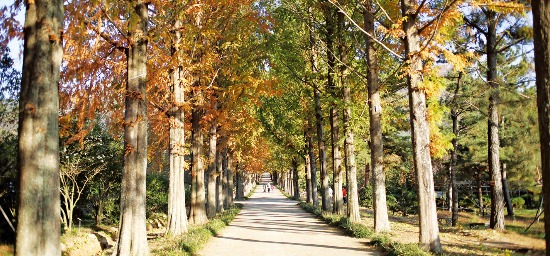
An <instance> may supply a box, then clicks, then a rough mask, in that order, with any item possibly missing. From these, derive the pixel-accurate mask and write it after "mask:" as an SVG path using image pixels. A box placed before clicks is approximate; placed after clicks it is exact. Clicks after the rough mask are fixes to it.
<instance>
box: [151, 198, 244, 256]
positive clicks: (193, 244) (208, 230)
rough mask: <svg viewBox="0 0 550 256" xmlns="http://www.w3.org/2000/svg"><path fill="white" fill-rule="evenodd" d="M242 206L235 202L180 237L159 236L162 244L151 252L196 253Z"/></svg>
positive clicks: (166, 253) (165, 253) (167, 253)
mask: <svg viewBox="0 0 550 256" xmlns="http://www.w3.org/2000/svg"><path fill="white" fill-rule="evenodd" d="M242 207H243V205H242V204H235V206H233V207H231V208H229V209H227V210H226V211H224V212H223V213H220V214H218V215H217V216H216V217H215V218H214V219H212V220H210V221H208V222H207V223H206V224H204V225H201V226H194V227H190V229H189V231H188V232H187V233H186V234H184V235H182V236H180V237H175V238H170V237H163V238H161V239H163V240H161V241H162V244H164V246H163V248H161V249H160V250H156V251H153V252H151V253H152V254H154V255H196V254H197V252H198V251H199V250H201V249H202V247H204V245H205V244H206V243H207V242H208V241H209V240H210V238H211V237H212V236H215V235H218V234H219V233H220V231H221V230H222V229H223V228H224V227H225V226H227V225H228V224H229V223H231V221H233V219H235V216H237V214H239V212H240V211H241V209H242Z"/></svg>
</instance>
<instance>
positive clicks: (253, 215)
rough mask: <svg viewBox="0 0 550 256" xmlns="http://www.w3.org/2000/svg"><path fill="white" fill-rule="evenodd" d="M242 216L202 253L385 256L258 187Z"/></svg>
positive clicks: (211, 255) (215, 255)
mask: <svg viewBox="0 0 550 256" xmlns="http://www.w3.org/2000/svg"><path fill="white" fill-rule="evenodd" d="M240 203H243V204H244V208H243V209H242V211H241V213H240V214H239V215H238V216H237V218H235V220H234V221H233V222H232V223H231V224H230V225H229V226H228V227H226V228H225V229H224V230H223V231H222V233H221V234H220V235H219V236H218V237H215V238H213V239H212V240H211V241H210V242H209V243H208V244H207V245H206V246H205V248H204V249H203V250H202V251H201V252H199V255H202V256H218V255H224V256H227V255H238V256H245V255H300V256H304V255H315V256H322V255H330V256H339V255H382V253H380V252H379V251H377V250H376V249H375V248H374V247H372V246H369V245H367V240H364V239H356V238H352V237H348V236H345V235H344V234H343V233H342V232H340V231H339V230H337V229H336V228H332V227H330V226H328V225H327V224H325V223H323V222H321V221H320V220H317V219H316V218H315V217H314V216H313V215H311V214H309V213H307V212H305V211H304V210H302V209H301V208H300V207H299V206H297V205H296V201H292V200H289V199H287V198H286V197H285V196H284V195H282V194H281V192H279V190H278V189H275V190H274V191H271V193H267V192H263V185H259V186H257V189H256V192H255V193H254V195H253V196H252V197H251V198H250V199H249V200H246V201H242V202H240Z"/></svg>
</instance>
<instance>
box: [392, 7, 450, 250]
mask: <svg viewBox="0 0 550 256" xmlns="http://www.w3.org/2000/svg"><path fill="white" fill-rule="evenodd" d="M401 6H402V12H403V16H404V17H406V18H407V19H406V20H405V22H404V23H403V31H404V32H405V54H406V56H407V62H408V63H409V66H408V68H409V70H408V75H407V82H408V86H409V108H410V122H411V134H412V136H411V137H412V145H413V158H414V168H415V170H416V177H417V183H418V208H419V209H418V213H419V214H418V215H419V227H420V246H421V247H422V248H423V249H425V250H430V251H432V252H435V253H441V252H442V249H441V242H440V239H439V227H438V224H437V208H436V205H435V191H434V181H433V171H432V161H431V155H430V129H429V127H430V126H429V123H428V119H427V107H426V93H425V92H424V91H423V90H422V89H421V88H419V85H420V83H421V82H422V76H421V74H420V72H421V71H422V60H421V59H420V56H419V51H420V35H419V34H418V29H417V28H416V24H415V23H416V18H417V17H416V15H415V12H416V8H415V5H414V3H413V1H412V0H401Z"/></svg>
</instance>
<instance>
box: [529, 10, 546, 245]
mask: <svg viewBox="0 0 550 256" xmlns="http://www.w3.org/2000/svg"><path fill="white" fill-rule="evenodd" d="M531 5H532V8H533V31H534V39H535V42H534V43H535V72H536V76H537V82H536V84H537V105H538V113H539V133H540V134H539V136H540V149H541V150H540V151H541V160H542V175H543V177H542V178H543V190H544V197H545V198H550V122H549V121H550V108H549V106H550V83H549V81H550V39H549V37H550V1H548V0H540V1H539V0H532V1H531ZM544 211H545V212H547V213H548V212H550V204H548V203H546V204H544ZM544 231H545V233H546V234H550V218H545V219H544ZM548 245H550V236H548V235H546V248H547V250H548Z"/></svg>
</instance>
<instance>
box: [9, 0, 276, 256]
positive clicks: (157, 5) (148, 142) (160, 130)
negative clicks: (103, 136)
mask: <svg viewBox="0 0 550 256" xmlns="http://www.w3.org/2000/svg"><path fill="white" fill-rule="evenodd" d="M23 7H24V8H25V24H24V25H23V26H20V24H18V23H17V21H16V19H15V16H16V14H17V13H18V12H19V11H20V10H21V8H23ZM2 10H3V12H2V13H3V15H2V20H3V21H6V22H3V24H4V26H3V31H4V32H6V34H3V35H8V36H9V37H11V38H13V37H20V38H21V39H23V40H24V46H23V48H24V52H23V72H22V77H23V78H22V82H21V89H20V91H21V93H20V94H19V105H20V106H21V108H20V110H19V125H18V127H19V128H18V129H19V132H18V139H19V146H18V151H19V152H18V163H19V164H18V177H19V184H18V186H17V187H18V192H19V193H18V195H19V196H18V204H17V210H16V212H15V214H16V219H17V223H16V224H17V229H16V230H17V232H16V245H15V248H16V255H60V254H61V251H60V234H61V231H60V218H59V216H60V213H62V215H63V219H64V221H65V222H67V223H66V224H68V225H70V224H71V222H72V216H73V210H74V203H76V202H77V201H78V200H79V199H78V198H76V197H71V196H67V195H66V194H67V193H70V192H71V191H70V190H71V189H72V188H74V189H76V190H77V192H78V191H80V190H79V188H78V187H75V184H77V185H78V184H80V185H82V183H78V182H82V181H84V183H85V182H87V181H86V180H82V175H80V174H81V173H82V170H83V169H85V168H84V167H83V164H80V163H78V162H77V161H78V160H77V159H71V160H67V161H65V160H64V161H62V162H61V166H60V159H59V155H60V145H61V147H66V146H67V145H71V143H77V142H79V143H80V145H83V146H85V143H88V142H89V141H88V140H87V138H89V136H88V135H89V134H90V133H91V131H92V130H93V128H94V127H96V126H97V125H98V122H99V123H100V125H103V126H106V127H107V129H109V130H110V132H111V134H113V135H114V136H115V137H116V135H117V134H123V135H122V136H121V137H122V139H123V141H124V146H123V149H122V155H121V156H122V157H123V161H122V163H123V166H122V170H121V172H122V177H121V184H120V219H119V232H118V241H117V247H116V254H117V255H146V254H148V246H147V232H146V208H145V205H146V203H145V202H146V194H147V193H146V192H147V191H146V190H147V189H146V180H147V179H146V176H147V172H148V169H149V170H150V171H154V170H153V169H157V168H158V170H162V169H163V168H162V167H163V165H165V161H164V160H163V159H165V158H163V155H164V152H166V151H168V152H169V160H168V161H166V162H168V165H169V169H170V175H169V192H168V229H167V233H168V234H169V235H181V234H183V233H185V232H187V225H188V224H192V225H199V224H202V223H205V222H206V221H207V220H208V218H211V217H213V216H214V215H215V214H216V213H217V212H220V211H223V209H224V207H228V206H230V205H231V204H232V200H233V197H234V193H235V192H234V191H236V198H237V199H239V198H242V197H243V196H244V193H245V184H249V183H250V181H251V180H253V178H252V177H251V176H250V175H248V174H245V172H247V173H248V172H251V171H253V170H261V168H262V165H263V162H262V158H265V156H266V155H267V154H268V153H269V149H268V147H267V145H266V143H262V138H261V137H260V136H259V134H258V132H257V130H258V127H260V126H259V123H258V122H255V121H254V118H252V113H251V109H252V108H251V107H250V106H251V105H254V104H256V103H257V99H258V97H259V96H260V95H263V94H265V93H266V91H267V90H269V88H270V81H268V80H266V79H264V78H262V73H263V72H264V71H263V70H261V69H258V68H257V67H259V66H260V64H261V61H262V58H261V56H262V53H261V51H260V49H258V48H257V47H256V46H257V45H258V44H259V43H260V42H259V41H258V40H257V38H258V37H259V35H260V34H262V33H265V32H266V31H267V29H268V27H269V26H270V25H269V24H268V23H267V19H266V18H265V17H262V16H263V15H265V14H264V13H262V10H261V9H259V8H258V6H255V5H254V4H253V2H252V1H201V0H198V1H189V2H188V1H175V2H167V1H141V0H136V1H132V0H130V1H102V2H95V1H92V2H90V1H71V2H68V3H66V4H64V2H63V1H34V2H25V3H23V1H15V2H14V3H13V5H11V6H5V7H3V9H2ZM2 39H6V38H4V37H3V38H2ZM7 41H8V40H7V39H6V40H5V41H3V43H7ZM4 46H5V44H4ZM10 97H15V95H13V94H12V95H11V96H10ZM188 117H190V118H188ZM186 127H190V129H189V128H186ZM149 128H150V129H149ZM205 135H206V136H205ZM60 136H61V142H62V143H61V144H60ZM186 138H190V140H189V142H187V139H186ZM206 138H207V139H206ZM189 156H191V158H189ZM81 157H82V158H84V159H85V161H88V162H92V164H95V165H97V166H98V168H99V169H95V171H92V172H91V173H88V174H89V176H88V177H92V176H96V177H97V175H95V174H96V173H99V172H101V169H103V168H107V167H104V166H102V165H100V164H99V163H97V162H95V163H94V160H99V159H98V158H97V156H81ZM73 160H74V161H73ZM121 160H122V159H121ZM60 170H61V180H60ZM185 170H190V173H191V175H190V177H191V193H190V198H185V186H184V184H185V182H184V171H185ZM234 174H236V175H235V177H234ZM75 176H80V178H81V179H80V180H78V181H76V180H75V181H74V182H73V181H72V178H73V177H75ZM84 176H85V175H84ZM234 179H236V184H237V188H236V189H234V188H233V184H234V182H233V180H234ZM205 181H207V183H205ZM60 182H61V184H60ZM106 184H108V183H106ZM105 189H108V188H105ZM248 189H250V187H248ZM60 191H61V194H62V197H60ZM73 191H74V190H73ZM103 191H104V190H103ZM77 194H78V193H77ZM73 195H75V194H73ZM98 196H101V195H98ZM60 198H65V199H67V198H69V199H71V200H64V202H63V203H61V202H60ZM186 200H189V201H190V203H189V205H190V211H189V216H187V212H186V207H185V205H186V203H185V201H186ZM61 205H63V206H64V207H63V208H64V209H63V211H61V208H60V206H61Z"/></svg>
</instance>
